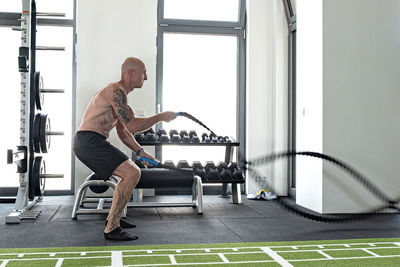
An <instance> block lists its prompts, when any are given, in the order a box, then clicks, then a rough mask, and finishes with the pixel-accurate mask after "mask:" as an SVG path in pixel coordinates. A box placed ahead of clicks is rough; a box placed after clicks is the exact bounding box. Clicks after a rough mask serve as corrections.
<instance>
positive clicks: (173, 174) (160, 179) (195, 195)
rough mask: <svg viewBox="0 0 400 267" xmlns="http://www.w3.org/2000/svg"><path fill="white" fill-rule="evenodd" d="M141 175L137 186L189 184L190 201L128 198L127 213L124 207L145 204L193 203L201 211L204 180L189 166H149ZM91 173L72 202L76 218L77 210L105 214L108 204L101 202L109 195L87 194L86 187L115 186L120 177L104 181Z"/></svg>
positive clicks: (179, 204)
mask: <svg viewBox="0 0 400 267" xmlns="http://www.w3.org/2000/svg"><path fill="white" fill-rule="evenodd" d="M141 173H142V175H141V178H140V180H139V183H138V184H137V186H136V188H137V189H144V188H173V187H175V188H176V187H180V188H192V202H184V203H181V202H178V203H176V202H172V203H164V202H128V204H127V207H125V210H124V212H123V214H122V217H126V212H127V208H148V207H193V208H196V209H197V213H198V214H203V183H202V181H201V178H200V177H199V176H197V175H193V171H192V169H187V172H182V171H176V170H170V169H162V168H151V169H141ZM93 178H95V176H94V174H93V173H92V174H91V175H89V176H88V177H87V178H86V179H85V181H84V183H83V184H82V185H81V186H80V187H79V189H78V192H77V194H76V197H75V203H74V207H73V210H72V215H71V218H72V219H77V216H78V214H107V213H108V212H109V210H110V209H109V208H104V203H111V202H112V198H101V197H100V198H87V197H86V195H87V190H88V188H89V187H91V188H93V187H106V188H108V187H111V188H113V189H115V187H116V186H117V183H118V181H119V178H118V177H117V176H114V175H113V176H111V177H110V178H109V179H108V180H107V181H104V180H102V179H101V180H96V179H93ZM85 203H97V207H96V208H93V207H91V208H88V207H85V206H84V204H85Z"/></svg>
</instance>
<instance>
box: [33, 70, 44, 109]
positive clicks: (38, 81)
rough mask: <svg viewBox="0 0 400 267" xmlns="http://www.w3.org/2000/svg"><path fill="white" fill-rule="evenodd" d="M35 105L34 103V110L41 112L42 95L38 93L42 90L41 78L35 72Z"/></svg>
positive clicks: (38, 72)
mask: <svg viewBox="0 0 400 267" xmlns="http://www.w3.org/2000/svg"><path fill="white" fill-rule="evenodd" d="M34 79H35V88H34V92H35V103H36V108H37V109H38V110H42V106H43V103H44V94H43V93H41V92H40V90H41V89H43V77H42V76H41V75H40V71H36V72H35V76H34Z"/></svg>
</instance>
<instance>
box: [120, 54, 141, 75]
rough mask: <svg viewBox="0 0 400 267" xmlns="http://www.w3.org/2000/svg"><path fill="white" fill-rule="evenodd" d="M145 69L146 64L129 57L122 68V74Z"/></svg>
mask: <svg viewBox="0 0 400 267" xmlns="http://www.w3.org/2000/svg"><path fill="white" fill-rule="evenodd" d="M143 68H145V66H144V63H143V62H142V61H141V60H140V59H138V58H135V57H128V58H127V59H125V61H124V63H122V66H121V73H122V74H124V73H127V72H128V71H129V70H134V71H138V70H141V69H143Z"/></svg>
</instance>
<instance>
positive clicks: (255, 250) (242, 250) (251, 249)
mask: <svg viewBox="0 0 400 267" xmlns="http://www.w3.org/2000/svg"><path fill="white" fill-rule="evenodd" d="M260 251H262V250H261V249H260V248H239V252H260Z"/></svg>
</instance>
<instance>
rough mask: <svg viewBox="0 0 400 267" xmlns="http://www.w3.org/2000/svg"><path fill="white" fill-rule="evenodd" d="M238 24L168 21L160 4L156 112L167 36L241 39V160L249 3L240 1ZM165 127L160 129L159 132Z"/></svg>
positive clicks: (242, 156) (242, 155) (159, 104)
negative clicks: (169, 34)
mask: <svg viewBox="0 0 400 267" xmlns="http://www.w3.org/2000/svg"><path fill="white" fill-rule="evenodd" d="M238 6H239V13H238V14H239V20H238V22H228V21H206V20H201V21H200V20H185V19H165V18H164V17H163V15H164V0H159V1H158V11H157V14H158V16H157V17H158V18H157V67H156V68H157V70H156V71H157V73H156V112H157V113H158V112H161V111H162V110H163V106H162V103H163V97H162V84H163V65H164V64H163V57H164V46H163V43H164V33H190V34H207V35H229V36H237V41H238V44H237V48H238V50H237V91H236V92H237V103H236V105H237V113H236V118H237V121H236V123H237V124H236V125H237V129H236V136H237V139H238V141H239V142H240V146H239V148H238V153H237V155H238V159H237V160H238V161H244V160H245V155H246V0H239V5H238ZM159 128H161V127H160V126H159V125H157V126H156V130H158V129H159ZM161 156H162V155H161V147H156V157H157V158H161Z"/></svg>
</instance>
